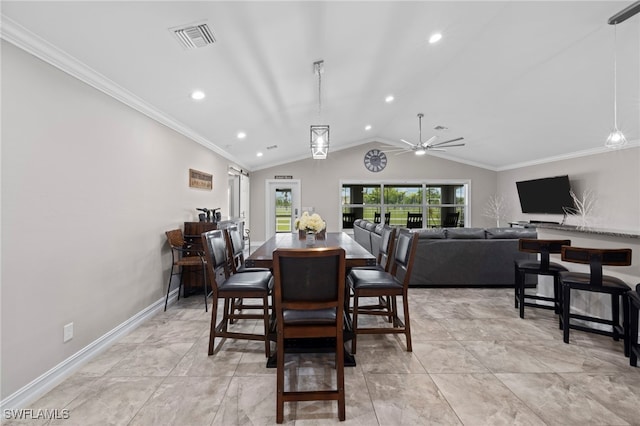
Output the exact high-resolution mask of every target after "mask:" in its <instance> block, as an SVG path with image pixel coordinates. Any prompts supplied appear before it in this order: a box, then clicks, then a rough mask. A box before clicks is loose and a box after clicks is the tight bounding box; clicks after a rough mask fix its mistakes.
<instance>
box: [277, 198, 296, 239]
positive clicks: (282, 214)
mask: <svg viewBox="0 0 640 426" xmlns="http://www.w3.org/2000/svg"><path fill="white" fill-rule="evenodd" d="M291 218H292V215H291V190H290V189H278V190H276V232H292V231H293V221H292V219H291Z"/></svg>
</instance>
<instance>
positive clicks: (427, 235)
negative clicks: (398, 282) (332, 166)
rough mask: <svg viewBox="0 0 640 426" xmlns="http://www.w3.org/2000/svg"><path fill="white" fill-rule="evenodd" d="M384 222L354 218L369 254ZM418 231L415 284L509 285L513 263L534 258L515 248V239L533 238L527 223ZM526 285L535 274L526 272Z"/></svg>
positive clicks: (375, 248) (375, 249) (375, 246)
mask: <svg viewBox="0 0 640 426" xmlns="http://www.w3.org/2000/svg"><path fill="white" fill-rule="evenodd" d="M382 228H383V225H381V224H375V223H372V222H369V221H366V220H363V219H357V220H356V221H355V222H354V226H353V231H354V239H355V240H356V241H357V242H358V243H359V244H360V245H362V246H363V247H365V248H366V249H367V250H369V251H370V252H371V253H372V254H374V255H376V254H377V253H378V250H379V247H380V239H381V234H382ZM413 232H417V233H418V234H419V240H418V251H417V253H416V258H415V263H414V266H413V271H412V273H411V279H410V284H409V285H411V286H414V287H420V286H433V287H440V286H457V287H467V286H486V287H495V286H509V287H513V286H514V268H513V262H514V260H516V259H535V255H532V254H528V253H522V252H520V251H519V250H518V239H519V238H536V237H537V233H536V231H535V229H532V228H433V229H416V230H413ZM527 278H528V280H527V282H526V283H527V284H534V283H535V279H536V278H535V277H532V276H528V277H527Z"/></svg>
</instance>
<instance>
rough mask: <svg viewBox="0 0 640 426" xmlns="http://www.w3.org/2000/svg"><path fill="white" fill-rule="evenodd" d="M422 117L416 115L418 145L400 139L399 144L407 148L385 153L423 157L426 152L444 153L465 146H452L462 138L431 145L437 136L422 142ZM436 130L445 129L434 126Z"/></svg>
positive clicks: (421, 114)
mask: <svg viewBox="0 0 640 426" xmlns="http://www.w3.org/2000/svg"><path fill="white" fill-rule="evenodd" d="M423 117H424V114H423V113H418V137H419V139H418V143H415V144H414V143H412V142H409V141H407V140H404V139H400V141H401V142H404V143H406V144H407V145H409V148H397V147H395V146H393V147H389V148H393V149H390V150H389V149H386V150H385V151H386V152H392V151H401V152H399V153H397V154H396V155H399V154H404V153H407V152H412V151H413V152H414V153H415V155H424V154H426V153H427V151H446V149H445V148H453V147H458V146H465V143H464V142H463V143H456V144H454V143H453V142H458V141H461V140H463V139H464V138H463V137H459V138H454V139H449V140H446V141H442V142H436V143H433V141H435V140H436V139H437V138H438V136H437V135H434V136H431V137H430V138H429V139H427V140H426V141H424V142H423V141H422V118H423ZM435 129H436V130H445V129H447V128H446V127H444V126H436V127H435ZM447 130H448V129H447Z"/></svg>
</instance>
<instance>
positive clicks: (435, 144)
mask: <svg viewBox="0 0 640 426" xmlns="http://www.w3.org/2000/svg"><path fill="white" fill-rule="evenodd" d="M462 139H464V138H455V139H449V140H448V141H443V142H438V143H433V144H431V145H429V146H440V145H445V144H448V143H449V142H458V141H461V140H462Z"/></svg>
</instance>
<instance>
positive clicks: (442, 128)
mask: <svg viewBox="0 0 640 426" xmlns="http://www.w3.org/2000/svg"><path fill="white" fill-rule="evenodd" d="M434 130H449V128H448V127H445V126H436V127H434Z"/></svg>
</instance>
